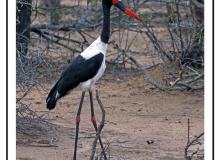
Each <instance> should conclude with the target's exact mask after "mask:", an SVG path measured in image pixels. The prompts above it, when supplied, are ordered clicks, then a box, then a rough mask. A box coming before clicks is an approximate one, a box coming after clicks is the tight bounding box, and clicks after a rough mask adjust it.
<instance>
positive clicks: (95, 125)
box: [89, 91, 107, 160]
mask: <svg viewBox="0 0 220 160" xmlns="http://www.w3.org/2000/svg"><path fill="white" fill-rule="evenodd" d="M89 96H90V104H91V121H92V123H93V126H94V128H95V131H96V132H97V131H98V127H97V124H96V118H95V113H94V107H93V98H92V92H91V91H89ZM99 143H100V146H101V148H102V151H103V155H104V158H105V160H107V157H106V154H105V150H104V147H103V144H102V140H101V137H100V135H99Z"/></svg>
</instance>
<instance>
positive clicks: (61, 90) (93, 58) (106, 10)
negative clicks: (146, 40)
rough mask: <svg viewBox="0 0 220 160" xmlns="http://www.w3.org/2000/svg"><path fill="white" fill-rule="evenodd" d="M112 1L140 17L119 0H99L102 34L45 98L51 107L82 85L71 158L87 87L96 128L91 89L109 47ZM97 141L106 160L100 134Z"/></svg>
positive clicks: (130, 14) (133, 15) (72, 63)
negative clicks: (100, 3) (101, 8)
mask: <svg viewBox="0 0 220 160" xmlns="http://www.w3.org/2000/svg"><path fill="white" fill-rule="evenodd" d="M112 5H114V6H116V7H117V8H119V9H120V10H121V11H123V12H124V13H126V14H127V15H129V16H131V17H133V18H135V19H138V20H140V21H142V19H141V18H140V17H139V16H137V15H136V14H135V13H134V12H132V11H131V10H130V9H129V8H126V6H125V5H124V3H122V2H121V0H102V7H103V14H104V19H103V26H102V32H101V36H100V37H98V39H96V40H95V41H94V42H93V43H92V44H91V45H90V46H89V47H88V48H87V49H86V50H84V51H83V52H82V53H81V54H80V55H79V56H78V57H76V58H75V59H74V60H73V61H72V62H71V63H70V64H69V65H68V66H67V67H66V69H65V70H64V71H63V73H62V74H61V77H60V79H59V80H58V81H57V83H56V84H55V85H54V87H53V88H52V89H51V91H50V93H49V95H48V97H47V99H46V102H47V108H48V109H49V110H52V109H54V108H55V106H56V102H57V100H58V99H60V98H62V97H64V96H65V95H67V94H68V93H69V92H70V91H71V90H72V89H74V88H76V87H77V86H78V85H80V86H81V88H82V97H81V101H80V104H79V109H78V112H77V116H76V136H75V148H74V158H73V159H74V160H76V150H77V141H78V131H79V123H80V113H81V109H82V104H83V99H84V95H85V92H86V91H89V96H90V105H91V121H92V123H93V125H94V128H95V131H96V132H97V124H96V119H95V114H94V108H93V98H92V91H93V88H94V84H95V82H96V81H97V80H98V79H99V78H100V77H101V76H102V74H103V73H104V71H105V68H106V66H105V54H106V51H107V48H108V41H109V33H110V29H109V28H110V8H111V6H112ZM99 142H100V145H101V148H102V150H103V153H104V158H105V160H106V159H107V157H106V154H105V152H104V147H103V144H102V140H101V137H100V136H99Z"/></svg>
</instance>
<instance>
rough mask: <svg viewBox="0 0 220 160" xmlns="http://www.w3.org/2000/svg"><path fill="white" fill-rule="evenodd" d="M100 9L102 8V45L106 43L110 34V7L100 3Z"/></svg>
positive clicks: (103, 2)
mask: <svg viewBox="0 0 220 160" xmlns="http://www.w3.org/2000/svg"><path fill="white" fill-rule="evenodd" d="M102 8H103V15H104V19H103V26H102V33H101V41H102V42H104V43H108V40H109V34H110V8H111V5H109V4H107V3H105V1H104V0H103V1H102Z"/></svg>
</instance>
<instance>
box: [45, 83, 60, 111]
mask: <svg viewBox="0 0 220 160" xmlns="http://www.w3.org/2000/svg"><path fill="white" fill-rule="evenodd" d="M57 83H58V82H57ZM57 83H56V84H55V86H54V87H53V88H52V89H51V91H50V93H49V95H48V97H47V99H46V102H47V109H49V110H52V109H54V108H55V106H56V102H57V100H58V99H59V98H60V97H58V96H59V95H57V93H58V91H57Z"/></svg>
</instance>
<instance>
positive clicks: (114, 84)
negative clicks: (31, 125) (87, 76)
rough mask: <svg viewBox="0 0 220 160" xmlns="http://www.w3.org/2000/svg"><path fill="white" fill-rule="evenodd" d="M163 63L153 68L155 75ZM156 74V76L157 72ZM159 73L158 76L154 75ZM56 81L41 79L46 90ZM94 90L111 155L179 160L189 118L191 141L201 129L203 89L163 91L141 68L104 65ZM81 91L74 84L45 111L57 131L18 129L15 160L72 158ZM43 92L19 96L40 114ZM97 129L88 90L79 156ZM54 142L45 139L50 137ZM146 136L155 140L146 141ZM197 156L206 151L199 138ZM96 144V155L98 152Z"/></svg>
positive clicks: (83, 158) (119, 159) (85, 155)
mask: <svg viewBox="0 0 220 160" xmlns="http://www.w3.org/2000/svg"><path fill="white" fill-rule="evenodd" d="M161 68H162V67H161V66H160V67H157V68H156V69H152V70H151V74H152V75H159V74H160V70H161ZM158 77H160V76H158ZM154 78H157V77H154ZM55 82H56V80H55V79H54V81H52V82H51V84H49V83H45V84H43V85H44V86H45V89H46V91H47V92H49V90H50V89H51V87H52V86H53V85H54V83H55ZM96 89H97V90H98V91H99V97H100V99H101V101H102V103H103V105H104V107H105V111H106V117H105V119H106V120H105V126H104V128H103V131H102V133H101V137H102V140H103V142H104V146H105V147H106V154H107V155H108V157H110V158H109V159H112V160H158V159H159V160H181V159H185V158H184V148H185V146H186V144H187V140H188V139H187V133H188V132H187V131H188V122H187V119H188V118H189V119H190V140H193V139H194V138H195V137H196V136H198V135H199V134H200V133H202V132H203V130H204V97H203V91H170V92H164V91H160V90H158V89H157V88H155V87H154V86H153V85H151V84H149V83H148V82H147V79H146V77H145V75H143V74H142V73H141V71H135V72H134V71H133V70H131V69H130V70H125V69H123V70H120V71H119V70H115V71H112V70H107V71H106V72H105V74H104V76H103V77H102V78H101V79H100V80H99V81H98V82H97V85H96ZM80 96H81V91H80V90H79V89H76V90H74V91H72V92H71V93H70V94H69V95H68V96H66V97H65V98H63V99H61V100H60V101H59V103H58V104H57V106H56V108H55V109H54V110H52V111H50V112H49V114H48V116H49V117H50V119H51V120H50V122H51V123H52V124H56V126H57V128H58V129H57V130H56V134H57V135H55V134H51V133H50V132H48V134H42V135H41V136H38V137H35V138H34V137H31V136H28V135H25V134H22V133H21V132H19V131H17V159H18V160H70V159H72V157H73V149H74V136H75V116H76V112H77V109H78V104H79V101H80ZM46 97H47V93H46V92H41V93H39V92H38V91H37V89H34V90H33V91H32V92H31V93H30V94H29V95H28V96H27V97H26V98H25V99H24V100H23V101H24V102H25V103H26V104H29V105H30V106H32V108H31V109H32V110H34V111H35V112H36V113H38V114H39V115H40V114H42V113H47V112H48V110H47V109H46V102H45V99H46ZM93 98H94V107H95V114H96V118H97V121H98V124H99V122H100V121H101V110H100V108H99V105H98V103H97V101H96V97H95V92H94V97H93ZM94 137H95V131H94V128H93V125H92V123H91V121H90V103H89V95H88V93H86V96H85V99H84V104H83V108H82V114H81V123H80V131H79V141H78V151H77V159H80V160H87V159H89V158H90V154H91V146H92V143H93V140H94ZM56 138H58V139H57V140H56V141H53V145H50V144H49V142H50V141H51V139H56ZM148 140H154V143H152V144H148V143H147V141H148ZM197 147H199V149H200V151H199V152H198V154H197V155H195V156H196V158H195V159H199V157H201V155H200V154H201V153H203V151H204V147H203V141H202V143H201V145H200V144H198V145H196V146H193V148H191V149H190V151H191V152H192V151H195V150H196V149H197ZM100 151H101V150H100V146H99V144H97V152H96V156H97V155H99V153H100Z"/></svg>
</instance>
